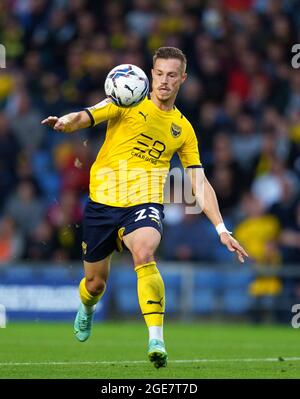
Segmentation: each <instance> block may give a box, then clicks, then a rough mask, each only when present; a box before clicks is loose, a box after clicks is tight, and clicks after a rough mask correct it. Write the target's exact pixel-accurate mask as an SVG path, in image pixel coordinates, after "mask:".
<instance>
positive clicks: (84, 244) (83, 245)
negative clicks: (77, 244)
mask: <svg viewBox="0 0 300 399" xmlns="http://www.w3.org/2000/svg"><path fill="white" fill-rule="evenodd" d="M81 246H82V252H83V253H84V255H86V252H87V243H86V242H84V241H82V243H81Z"/></svg>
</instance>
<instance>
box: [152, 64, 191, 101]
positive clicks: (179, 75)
mask: <svg viewBox="0 0 300 399" xmlns="http://www.w3.org/2000/svg"><path fill="white" fill-rule="evenodd" d="M151 72H152V92H153V93H154V95H155V96H156V98H157V99H158V100H159V101H161V102H167V101H168V100H170V99H173V100H175V97H176V95H177V93H178V90H179V88H180V86H181V84H182V83H183V82H184V81H185V79H186V73H185V70H184V65H183V64H182V62H181V61H180V60H178V59H176V58H170V59H164V58H158V59H157V60H156V62H155V64H154V66H153V69H152V71H151Z"/></svg>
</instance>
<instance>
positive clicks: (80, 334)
mask: <svg viewBox="0 0 300 399" xmlns="http://www.w3.org/2000/svg"><path fill="white" fill-rule="evenodd" d="M110 259H111V255H109V256H107V257H106V258H105V259H103V260H100V261H98V262H87V261H84V271H85V277H84V278H83V279H82V280H81V281H80V284H79V295H80V300H81V304H80V306H79V309H78V312H77V315H76V318H75V322H74V332H75V335H76V338H77V339H78V340H79V341H81V342H84V341H86V340H87V339H88V338H89V336H90V334H91V329H92V322H93V317H94V313H95V309H96V304H97V302H99V300H100V299H101V297H102V296H103V294H104V292H105V288H106V281H107V279H108V275H109V269H110Z"/></svg>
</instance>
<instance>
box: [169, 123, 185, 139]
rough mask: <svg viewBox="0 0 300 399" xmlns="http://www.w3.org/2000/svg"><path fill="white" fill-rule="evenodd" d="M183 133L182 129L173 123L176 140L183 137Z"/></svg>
mask: <svg viewBox="0 0 300 399" xmlns="http://www.w3.org/2000/svg"><path fill="white" fill-rule="evenodd" d="M181 131H182V128H181V127H180V126H178V125H175V123H173V122H172V125H171V133H172V136H173V137H175V138H176V137H179V136H180V135H181Z"/></svg>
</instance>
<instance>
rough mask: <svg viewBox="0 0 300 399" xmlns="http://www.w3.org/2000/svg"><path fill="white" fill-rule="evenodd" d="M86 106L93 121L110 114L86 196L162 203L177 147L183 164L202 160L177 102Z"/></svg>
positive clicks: (110, 202)
mask: <svg viewBox="0 0 300 399" xmlns="http://www.w3.org/2000/svg"><path fill="white" fill-rule="evenodd" d="M85 111H86V112H87V113H88V114H89V116H90V118H91V121H92V125H97V124H98V123H100V122H103V121H106V120H108V125H107V131H106V138H105V141H104V143H103V145H102V147H101V149H100V151H99V153H98V156H97V158H96V160H95V162H94V164H93V166H92V168H91V172H90V198H91V199H92V200H93V201H95V202H99V203H102V204H106V205H111V206H120V207H128V206H133V205H138V204H143V203H148V202H155V203H163V189H164V184H165V180H166V177H167V175H168V172H169V168H170V160H171V158H172V156H173V154H174V153H175V152H177V153H178V155H179V158H180V160H181V163H182V165H183V167H184V168H187V167H189V166H201V163H200V157H199V151H198V143H197V138H196V135H195V132H194V129H193V127H192V126H191V124H190V123H189V122H188V120H187V119H186V118H185V117H184V116H183V115H182V114H181V113H180V111H179V110H178V109H177V108H176V107H174V108H173V109H172V110H171V111H162V110H160V109H159V108H158V107H157V106H156V105H155V104H154V103H153V102H152V101H151V100H150V99H148V98H146V99H145V100H143V101H142V102H141V103H140V104H138V105H137V106H135V107H130V108H121V107H117V106H116V105H114V104H113V103H112V102H111V100H109V99H105V100H103V101H101V102H100V103H98V104H96V105H94V106H93V107H89V108H86V109H85Z"/></svg>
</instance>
